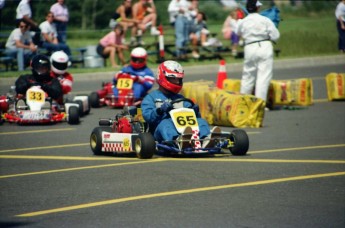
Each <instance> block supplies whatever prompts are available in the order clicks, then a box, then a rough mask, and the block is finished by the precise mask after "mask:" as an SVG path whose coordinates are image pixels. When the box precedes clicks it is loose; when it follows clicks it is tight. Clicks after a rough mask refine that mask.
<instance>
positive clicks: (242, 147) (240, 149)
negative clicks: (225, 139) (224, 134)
mask: <svg viewBox="0 0 345 228" xmlns="http://www.w3.org/2000/svg"><path fill="white" fill-rule="evenodd" d="M229 139H230V141H231V142H232V143H233V146H232V147H230V152H231V154H232V155H246V154H247V151H248V149H249V138H248V135H247V133H246V132H245V131H244V130H241V129H236V130H233V131H232V132H231V133H230V136H229Z"/></svg>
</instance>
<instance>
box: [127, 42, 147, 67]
mask: <svg viewBox="0 0 345 228" xmlns="http://www.w3.org/2000/svg"><path fill="white" fill-rule="evenodd" d="M146 59H147V52H146V50H145V49H144V48H142V47H136V48H134V49H133V50H132V52H131V66H132V67H133V68H134V69H140V68H143V67H145V66H146Z"/></svg>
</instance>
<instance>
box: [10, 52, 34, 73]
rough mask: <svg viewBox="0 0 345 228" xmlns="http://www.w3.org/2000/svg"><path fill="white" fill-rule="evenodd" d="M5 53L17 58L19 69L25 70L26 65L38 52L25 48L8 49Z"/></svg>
mask: <svg viewBox="0 0 345 228" xmlns="http://www.w3.org/2000/svg"><path fill="white" fill-rule="evenodd" d="M5 53H6V54H7V55H8V56H10V57H12V58H14V59H17V65H18V71H23V70H24V68H25V66H28V65H29V63H30V60H31V58H32V57H33V56H34V55H35V54H36V53H34V52H31V51H30V50H29V49H24V48H15V49H6V51H5Z"/></svg>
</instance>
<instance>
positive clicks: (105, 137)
mask: <svg viewBox="0 0 345 228" xmlns="http://www.w3.org/2000/svg"><path fill="white" fill-rule="evenodd" d="M147 129H148V128H147V125H146V123H145V121H144V120H143V118H142V116H141V109H140V108H137V107H136V106H125V107H124V108H123V111H122V112H121V113H119V114H117V115H116V116H115V118H113V119H100V120H99V127H96V128H94V129H93V131H92V133H91V136H90V147H91V149H92V151H93V153H94V154H95V155H102V154H105V153H121V152H123V153H133V152H135V153H136V155H137V157H139V158H143V159H145V158H152V156H153V154H154V152H155V149H156V145H155V140H154V138H153V136H152V134H151V133H149V132H147Z"/></svg>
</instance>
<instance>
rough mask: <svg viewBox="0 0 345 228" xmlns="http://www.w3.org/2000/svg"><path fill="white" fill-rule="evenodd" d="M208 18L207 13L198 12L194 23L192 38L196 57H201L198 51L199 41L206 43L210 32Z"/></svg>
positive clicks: (193, 54)
mask: <svg viewBox="0 0 345 228" xmlns="http://www.w3.org/2000/svg"><path fill="white" fill-rule="evenodd" d="M206 20H207V19H206V15H205V13H203V12H198V14H197V16H196V18H195V20H194V24H193V25H192V29H191V31H192V32H191V34H190V40H191V43H192V45H193V51H192V56H193V57H194V58H200V55H199V53H198V43H199V42H200V43H201V45H205V43H206V39H207V35H208V34H209V33H210V32H209V31H208V30H207V25H206Z"/></svg>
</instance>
